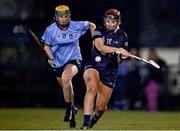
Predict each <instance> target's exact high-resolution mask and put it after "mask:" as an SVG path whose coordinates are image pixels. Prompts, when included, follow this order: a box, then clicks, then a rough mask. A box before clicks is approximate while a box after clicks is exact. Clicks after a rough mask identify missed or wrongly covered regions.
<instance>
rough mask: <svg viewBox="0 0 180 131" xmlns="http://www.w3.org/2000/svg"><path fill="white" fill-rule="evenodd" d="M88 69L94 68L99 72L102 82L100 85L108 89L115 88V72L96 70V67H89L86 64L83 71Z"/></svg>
mask: <svg viewBox="0 0 180 131" xmlns="http://www.w3.org/2000/svg"><path fill="white" fill-rule="evenodd" d="M89 68H94V69H96V70H97V71H98V72H99V75H100V80H101V81H102V83H103V84H104V85H106V86H108V87H110V88H114V87H115V83H116V72H117V71H116V70H112V69H110V68H109V69H98V68H97V67H95V66H93V65H91V64H87V65H86V66H85V68H84V70H87V69H89Z"/></svg>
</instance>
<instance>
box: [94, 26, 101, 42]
mask: <svg viewBox="0 0 180 131" xmlns="http://www.w3.org/2000/svg"><path fill="white" fill-rule="evenodd" d="M102 37H103V36H102V29H101V28H100V27H98V28H96V30H95V31H94V32H93V33H92V39H93V40H95V39H96V38H102Z"/></svg>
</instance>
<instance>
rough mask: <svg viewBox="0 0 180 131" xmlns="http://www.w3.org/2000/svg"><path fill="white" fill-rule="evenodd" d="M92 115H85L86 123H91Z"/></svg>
mask: <svg viewBox="0 0 180 131" xmlns="http://www.w3.org/2000/svg"><path fill="white" fill-rule="evenodd" d="M90 118H91V115H84V123H86V124H87V123H89V121H90Z"/></svg>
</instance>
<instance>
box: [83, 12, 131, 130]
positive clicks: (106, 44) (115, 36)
mask: <svg viewBox="0 0 180 131" xmlns="http://www.w3.org/2000/svg"><path fill="white" fill-rule="evenodd" d="M103 22H104V27H102V28H97V29H96V30H95V31H94V32H93V33H92V36H93V43H94V46H93V48H92V52H91V57H90V60H89V62H88V63H87V65H86V67H85V72H84V80H85V84H86V88H87V91H86V95H85V99H84V122H83V126H82V127H81V129H88V128H92V127H93V126H94V124H95V123H96V122H97V121H98V120H99V118H100V117H101V116H102V115H103V113H104V112H105V110H106V108H107V104H108V102H109V99H110V97H111V94H112V91H113V87H114V86H115V80H116V73H117V69H118V63H120V62H122V61H121V60H122V59H126V58H128V57H129V53H128V51H127V48H128V38H127V35H126V33H125V32H124V31H122V30H121V29H120V28H119V25H120V24H121V20H120V11H118V10H116V9H109V10H107V11H106V13H105V15H104V21H103ZM117 52H118V54H119V52H121V57H120V56H118V55H117V54H116V53H117ZM96 96H97V97H96ZM95 97H96V98H95ZM95 100H96V101H95ZM94 101H95V102H94ZM94 103H95V112H94V114H93V115H92V113H93V108H94ZM91 115H92V116H91Z"/></svg>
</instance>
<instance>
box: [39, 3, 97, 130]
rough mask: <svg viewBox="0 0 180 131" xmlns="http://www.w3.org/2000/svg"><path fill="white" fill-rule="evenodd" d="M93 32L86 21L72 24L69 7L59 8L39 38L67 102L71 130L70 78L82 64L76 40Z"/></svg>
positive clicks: (72, 105) (71, 90) (73, 110)
mask: <svg viewBox="0 0 180 131" xmlns="http://www.w3.org/2000/svg"><path fill="white" fill-rule="evenodd" d="M95 28H96V26H95V24H93V23H91V22H89V21H72V20H71V12H70V10H69V7H68V6H66V5H59V6H57V7H56V8H55V22H54V23H52V24H51V25H49V26H48V27H47V28H46V30H45V32H44V34H43V36H42V41H44V43H45V45H44V49H45V51H46V52H47V54H48V55H49V56H50V58H51V59H48V63H49V64H50V65H51V67H52V68H53V70H54V73H55V75H56V78H57V80H58V83H59V84H60V86H61V87H62V88H63V95H64V99H65V102H66V112H65V116H64V121H65V122H70V127H72V128H73V127H75V126H76V121H75V111H76V108H75V107H74V92H73V85H72V78H73V77H74V76H75V75H76V74H77V73H78V69H79V67H80V65H81V60H82V56H81V53H80V47H79V38H80V37H81V36H82V35H83V34H85V33H86V32H87V30H88V29H90V31H92V30H94V29H95Z"/></svg>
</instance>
